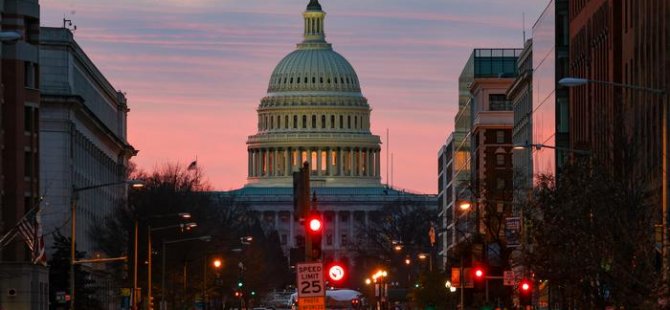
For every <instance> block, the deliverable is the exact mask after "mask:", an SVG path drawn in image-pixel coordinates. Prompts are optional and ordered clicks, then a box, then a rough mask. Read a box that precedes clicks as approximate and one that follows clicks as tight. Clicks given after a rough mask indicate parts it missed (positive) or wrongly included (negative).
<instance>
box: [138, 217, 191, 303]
mask: <svg viewBox="0 0 670 310" xmlns="http://www.w3.org/2000/svg"><path fill="white" fill-rule="evenodd" d="M174 215H175V214H163V215H154V216H150V217H149V218H148V219H156V218H166V217H170V216H174ZM176 215H178V216H179V217H180V218H182V219H190V218H191V214H190V213H186V212H182V213H177V214H176ZM138 223H139V221H138V219H137V218H136V219H135V225H136V226H137V225H139V224H138ZM197 226H198V224H197V223H194V222H190V223H181V224H177V225H169V226H163V227H151V224H149V225H147V251H148V253H147V261H148V266H147V269H148V270H147V300H148V308H149V310H151V309H153V304H152V302H151V299H152V298H151V297H152V295H153V287H152V279H153V277H152V275H151V274H152V271H153V253H152V247H153V246H152V238H151V233H152V232H154V231H159V230H166V229H173V228H180V229H181V231H182V232H183V231H184V229H186V230H191V229H192V228H194V227H197ZM135 252H137V243H135ZM137 267H138V266H137V260H135V262H134V267H133V268H134V270H137ZM134 276H135V277H137V272H134ZM134 282H135V283H137V281H136V279H135V281H134ZM135 290H136V288H135ZM135 290H133V292H135Z"/></svg>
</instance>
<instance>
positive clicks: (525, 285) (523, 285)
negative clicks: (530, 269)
mask: <svg viewBox="0 0 670 310" xmlns="http://www.w3.org/2000/svg"><path fill="white" fill-rule="evenodd" d="M519 290H520V291H521V293H525V294H528V293H530V291H531V290H533V285H532V284H531V283H530V281H529V280H528V279H523V280H521V282H520V283H519Z"/></svg>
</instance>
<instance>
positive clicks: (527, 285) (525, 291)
mask: <svg viewBox="0 0 670 310" xmlns="http://www.w3.org/2000/svg"><path fill="white" fill-rule="evenodd" d="M519 303H520V304H521V305H522V306H530V305H532V304H533V282H531V281H530V280H528V279H523V280H521V282H519Z"/></svg>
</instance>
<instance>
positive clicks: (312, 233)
mask: <svg viewBox="0 0 670 310" xmlns="http://www.w3.org/2000/svg"><path fill="white" fill-rule="evenodd" d="M305 232H306V233H307V240H308V243H309V244H310V246H309V251H308V252H306V253H305V254H306V255H305V256H306V257H305V258H307V259H310V261H313V262H315V261H320V260H321V239H322V237H323V220H322V219H321V214H320V213H319V212H318V211H312V212H311V213H310V215H309V217H307V220H306V221H305Z"/></svg>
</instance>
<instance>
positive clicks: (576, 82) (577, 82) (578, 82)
mask: <svg viewBox="0 0 670 310" xmlns="http://www.w3.org/2000/svg"><path fill="white" fill-rule="evenodd" d="M589 83H591V84H601V85H609V86H614V87H620V88H626V89H632V90H637V91H642V92H647V93H652V94H656V95H660V96H666V95H667V91H666V90H664V89H658V88H650V87H644V86H639V85H632V84H622V83H615V82H610V81H600V80H591V79H585V78H578V77H564V78H562V79H561V80H559V81H558V84H560V85H563V86H565V87H577V86H582V85H586V84H589ZM665 99H666V100H665V102H663V103H662V104H661V110H662V111H661V117H662V121H661V122H662V124H661V128H662V129H661V141H662V142H661V144H662V149H663V151H662V153H663V154H662V155H661V158H662V159H663V163H662V164H661V179H662V180H661V182H662V187H663V189H662V190H661V196H662V198H661V201H662V212H663V219H662V221H663V222H662V226H663V227H662V228H663V229H662V230H663V233H662V238H663V239H662V243H661V244H662V245H661V246H662V251H661V254H662V255H661V256H662V263H661V265H662V266H663V268H662V269H663V279H664V280H667V279H668V266H670V261H668V257H669V256H670V255H669V254H670V253H669V251H670V249H669V248H668V247H669V246H670V242H669V240H668V238H669V236H668V211H669V209H668V203H669V202H670V200H669V199H668V174H667V171H668V153H670V151H669V150H668V148H669V145H668V104H669V103H668V102H667V101H668V98H665Z"/></svg>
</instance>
